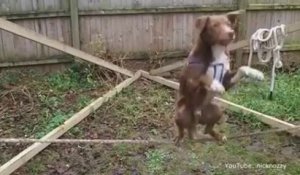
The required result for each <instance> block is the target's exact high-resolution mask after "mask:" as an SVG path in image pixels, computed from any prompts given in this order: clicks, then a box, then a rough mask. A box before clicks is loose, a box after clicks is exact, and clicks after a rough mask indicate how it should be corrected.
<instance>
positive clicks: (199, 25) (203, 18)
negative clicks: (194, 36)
mask: <svg viewBox="0 0 300 175" xmlns="http://www.w3.org/2000/svg"><path fill="white" fill-rule="evenodd" d="M208 20H209V17H208V16H201V17H199V18H197V19H196V22H195V27H196V28H197V29H198V30H199V31H200V32H202V30H203V29H204V27H205V26H206V24H207V22H208Z"/></svg>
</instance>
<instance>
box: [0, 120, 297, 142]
mask: <svg viewBox="0 0 300 175" xmlns="http://www.w3.org/2000/svg"><path fill="white" fill-rule="evenodd" d="M291 130H294V131H293V134H296V133H297V132H299V131H300V125H297V126H294V127H289V128H278V129H270V130H267V131H257V132H253V133H246V134H238V135H233V136H230V137H228V138H227V139H236V138H241V137H250V136H254V135H263V134H270V133H276V132H283V131H291ZM293 134H292V135H293ZM195 141H214V139H213V138H211V137H203V138H198V139H195ZM2 143H63V144H79V143H85V144H145V145H147V144H174V142H173V141H170V140H156V139H149V140H130V139H123V140H106V139H32V138H0V144H2Z"/></svg>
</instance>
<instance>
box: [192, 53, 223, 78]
mask: <svg viewBox="0 0 300 175" xmlns="http://www.w3.org/2000/svg"><path fill="white" fill-rule="evenodd" d="M188 64H189V65H191V64H201V65H203V66H204V64H203V63H202V62H199V58H196V57H194V56H193V55H192V54H190V55H189V56H188ZM226 64H228V63H227V62H226V60H220V61H219V60H218V61H217V62H213V63H211V64H210V65H209V66H208V69H207V72H206V74H208V75H210V76H211V77H212V78H213V79H215V80H218V81H219V82H220V83H222V82H223V79H224V75H225V73H226V71H227V68H226V67H227V66H226Z"/></svg>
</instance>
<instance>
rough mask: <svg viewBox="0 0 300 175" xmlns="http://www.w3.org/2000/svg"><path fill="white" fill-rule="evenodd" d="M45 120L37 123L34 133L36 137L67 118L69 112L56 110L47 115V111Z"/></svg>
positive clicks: (39, 136)
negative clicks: (36, 129)
mask: <svg viewBox="0 0 300 175" xmlns="http://www.w3.org/2000/svg"><path fill="white" fill-rule="evenodd" d="M46 115H47V116H46V117H45V118H46V120H44V121H42V123H41V124H39V129H38V131H37V132H36V134H35V137H36V138H41V137H43V136H45V135H46V134H47V133H49V132H50V131H52V130H53V129H54V128H56V127H58V126H59V125H61V124H62V123H63V122H64V121H65V120H66V119H67V118H69V116H70V115H69V114H66V113H64V112H62V111H56V112H55V113H54V114H53V115H50V116H49V113H48V112H47V113H46Z"/></svg>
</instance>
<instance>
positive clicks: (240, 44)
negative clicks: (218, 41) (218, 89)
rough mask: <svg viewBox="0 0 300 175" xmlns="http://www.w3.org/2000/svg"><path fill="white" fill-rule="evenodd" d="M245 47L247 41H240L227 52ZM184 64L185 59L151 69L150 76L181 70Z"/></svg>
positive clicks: (229, 47)
mask: <svg viewBox="0 0 300 175" xmlns="http://www.w3.org/2000/svg"><path fill="white" fill-rule="evenodd" d="M246 46H248V40H242V41H238V42H236V43H233V44H231V45H229V46H228V49H229V51H231V50H236V49H239V48H243V47H246ZM185 64H187V60H186V59H184V60H181V61H177V62H175V63H172V64H169V65H166V66H163V67H160V68H157V69H153V70H151V71H150V74H151V75H160V74H162V73H165V72H169V71H172V70H175V69H178V68H181V67H183V66H184V65H185Z"/></svg>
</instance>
